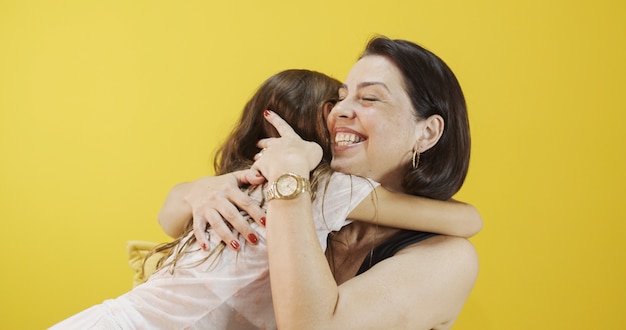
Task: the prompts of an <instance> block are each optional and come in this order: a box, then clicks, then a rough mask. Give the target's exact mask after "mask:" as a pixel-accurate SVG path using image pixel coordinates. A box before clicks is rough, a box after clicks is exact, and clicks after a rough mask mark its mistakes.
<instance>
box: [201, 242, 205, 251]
mask: <svg viewBox="0 0 626 330" xmlns="http://www.w3.org/2000/svg"><path fill="white" fill-rule="evenodd" d="M202 250H205V251H206V243H202Z"/></svg>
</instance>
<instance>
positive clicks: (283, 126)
mask: <svg viewBox="0 0 626 330" xmlns="http://www.w3.org/2000/svg"><path fill="white" fill-rule="evenodd" d="M265 119H266V120H267V121H268V122H269V123H270V124H272V126H274V127H275V128H276V130H277V131H278V134H280V136H298V137H299V135H298V134H297V133H296V132H295V131H294V130H293V128H291V126H289V124H288V123H287V122H286V121H285V120H284V119H282V118H280V116H279V115H278V114H276V113H275V112H274V111H271V110H265Z"/></svg>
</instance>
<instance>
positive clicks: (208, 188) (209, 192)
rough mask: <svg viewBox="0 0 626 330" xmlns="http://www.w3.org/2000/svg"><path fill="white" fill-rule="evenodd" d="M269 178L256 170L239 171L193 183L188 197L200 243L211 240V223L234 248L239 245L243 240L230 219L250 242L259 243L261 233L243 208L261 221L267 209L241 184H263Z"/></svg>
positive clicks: (203, 246) (212, 227) (263, 222)
mask: <svg viewBox="0 0 626 330" xmlns="http://www.w3.org/2000/svg"><path fill="white" fill-rule="evenodd" d="M264 181H265V178H263V177H262V176H261V175H260V174H259V173H258V172H257V171H255V170H243V171H237V172H233V173H229V174H225V175H220V176H215V177H205V178H202V179H199V180H197V181H195V182H194V183H193V185H192V186H191V189H190V191H189V193H188V194H187V195H186V196H185V197H184V200H185V201H186V202H187V204H189V206H190V207H191V211H192V217H193V232H194V235H195V236H196V239H197V241H198V244H200V246H201V247H202V248H203V249H206V247H207V246H208V244H209V240H208V238H207V235H206V227H207V223H208V224H210V226H211V229H213V230H214V231H215V233H216V234H217V235H218V236H219V237H220V238H221V239H222V241H224V242H225V243H226V244H228V245H230V246H231V247H232V248H233V249H235V250H236V249H238V248H239V241H238V240H237V237H236V236H235V234H233V232H232V231H231V230H230V228H228V226H227V225H226V223H225V221H228V223H230V224H231V225H232V226H233V228H234V229H235V230H236V231H237V232H239V233H240V234H242V235H243V237H245V238H246V240H248V241H249V242H250V243H252V244H256V243H257V242H258V237H257V236H256V234H255V231H254V229H252V227H251V226H250V224H248V222H247V221H246V220H245V219H244V217H243V216H242V215H241V213H240V212H239V210H238V209H237V207H239V209H241V210H243V211H246V212H247V213H248V215H250V217H252V218H253V219H254V221H256V222H257V223H259V224H261V225H263V226H264V225H265V212H264V211H263V210H262V209H261V207H260V206H259V205H258V202H256V201H254V200H252V199H251V198H250V197H249V196H248V195H247V194H246V193H244V192H242V191H241V189H240V188H239V186H241V185H244V184H253V185H257V184H261V183H263V182H264Z"/></svg>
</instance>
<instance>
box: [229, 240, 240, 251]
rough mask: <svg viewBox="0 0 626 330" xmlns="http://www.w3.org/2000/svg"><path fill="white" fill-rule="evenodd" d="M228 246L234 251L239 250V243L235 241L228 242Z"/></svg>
mask: <svg viewBox="0 0 626 330" xmlns="http://www.w3.org/2000/svg"><path fill="white" fill-rule="evenodd" d="M230 246H232V247H233V249H235V250H239V242H237V241H235V240H232V241H230Z"/></svg>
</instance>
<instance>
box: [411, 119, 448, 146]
mask: <svg viewBox="0 0 626 330" xmlns="http://www.w3.org/2000/svg"><path fill="white" fill-rule="evenodd" d="M443 128H444V122H443V117H441V116H440V115H432V116H430V117H428V118H426V119H425V120H424V123H423V126H422V130H421V132H420V136H419V138H418V141H420V144H419V146H418V149H417V152H420V153H422V152H424V151H426V150H428V149H430V148H432V147H433V146H434V145H435V144H437V142H439V139H440V138H441V135H443Z"/></svg>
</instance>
